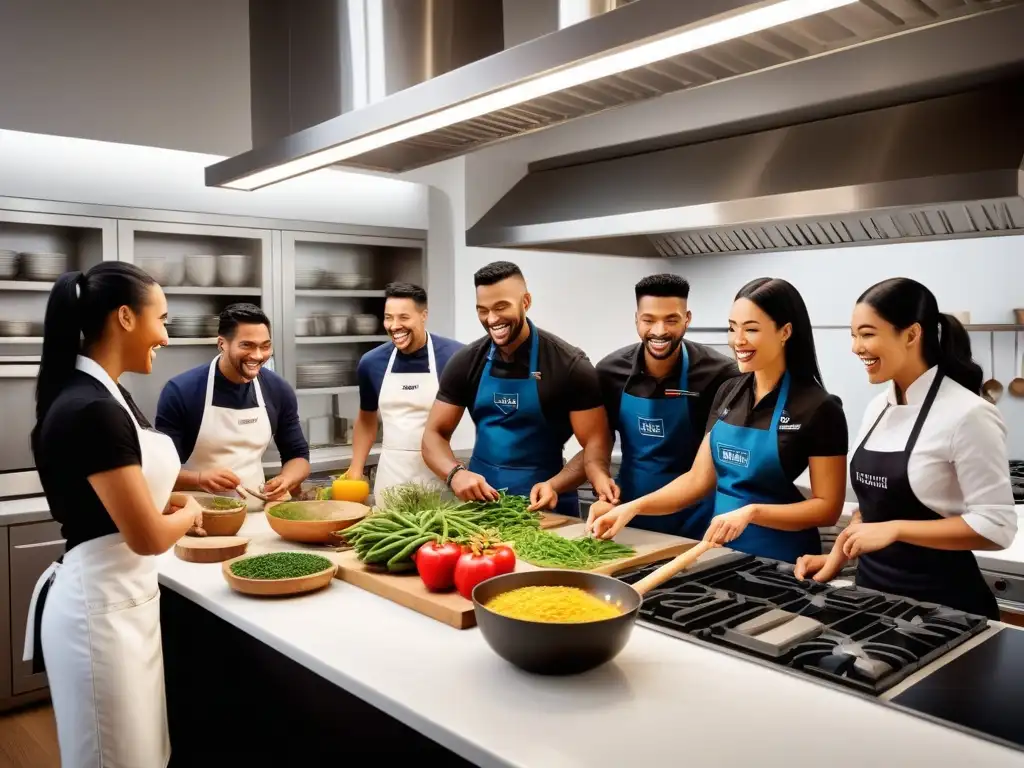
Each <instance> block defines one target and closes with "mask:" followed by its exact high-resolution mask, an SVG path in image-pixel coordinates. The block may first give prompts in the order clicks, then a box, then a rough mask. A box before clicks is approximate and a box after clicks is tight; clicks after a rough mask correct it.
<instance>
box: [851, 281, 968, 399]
mask: <svg viewBox="0 0 1024 768" xmlns="http://www.w3.org/2000/svg"><path fill="white" fill-rule="evenodd" d="M857 303H858V304H867V305H868V306H870V307H871V308H872V309H873V310H875V312H877V313H878V316H879V317H881V318H882V319H883V320H885V321H886V322H887V323H890V324H891V325H892V326H893V327H894V328H896V330H898V331H904V330H906V329H907V328H909V327H910V326H912V325H914V324H915V323H917V324H918V325H920V326H921V354H922V355H923V356H924V362H925V365H927V366H928V367H929V368H932V367H934V366H936V365H937V366H938V367H939V369H940V370H941V371H942V373H943V374H944V375H946V376H948V377H949V378H951V379H952V380H953V381H955V382H956V383H957V384H959V385H960V386H962V387H964V388H965V389H969V390H970V391H971V392H974V393H975V394H981V381H982V379H983V378H984V373H983V372H982V370H981V366H980V365H978V364H977V363H976V362H974V360H973V359H971V337H970V336H968V335H967V331H966V330H965V329H964V327H963V326H962V325H961V324H960V321H959V320H957V319H956V318H955V317H953V316H952V315H946V314H943V313H942V312H939V303H938V301H936V299H935V294H934V293H932V292H931V291H930V290H928V289H927V288H926V287H925V286H923V285H921V283H919V282H917V281H916V280H911V279H910V278H909V277H893V278H890V279H889V280H883V281H882V282H880V283H876V284H875V285H873V286H871V287H870V288H868V289H867V290H866V291H864V293H862V294H861V295H860V298H859V299H857Z"/></svg>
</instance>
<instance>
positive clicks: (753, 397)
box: [588, 278, 846, 563]
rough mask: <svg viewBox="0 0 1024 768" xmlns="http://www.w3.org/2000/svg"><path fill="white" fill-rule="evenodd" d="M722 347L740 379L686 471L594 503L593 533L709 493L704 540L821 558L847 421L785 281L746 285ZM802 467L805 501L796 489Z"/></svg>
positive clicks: (802, 310)
mask: <svg viewBox="0 0 1024 768" xmlns="http://www.w3.org/2000/svg"><path fill="white" fill-rule="evenodd" d="M729 345H730V346H731V347H732V348H733V350H734V351H735V353H736V361H737V363H738V365H739V368H740V371H741V373H742V374H744V375H741V376H739V377H738V378H736V379H732V380H730V381H728V382H726V383H725V384H724V385H723V386H722V387H721V388H720V389H719V392H718V396H717V397H716V398H715V404H714V406H713V407H712V413H711V419H710V421H711V422H712V426H711V429H710V431H709V432H708V434H707V435H706V436H705V438H704V442H703V443H702V444H701V448H700V451H699V452H698V455H697V458H696V459H695V460H694V464H693V467H692V468H691V470H690V471H689V472H687V473H686V474H685V475H683V476H682V477H679V478H677V479H676V480H674V481H673V482H672V483H670V484H669V485H667V486H665V487H664V488H662V489H661V490H659V491H656V492H654V493H652V494H649V495H648V496H645V497H642V498H640V499H637V500H636V501H633V502H629V503H626V504H622V505H619V506H618V507H614V508H610V509H609V508H608V507H607V505H601V506H599V505H595V507H597V511H596V514H594V513H592V515H591V518H590V520H589V522H588V524H589V525H590V526H591V528H592V529H593V530H594V531H595V533H597V534H598V535H600V536H602V537H604V538H610V537H612V536H614V535H615V534H616V533H618V531H619V530H621V528H622V526H624V525H625V524H626V523H628V522H629V521H630V520H631V519H632V518H633V517H634V516H636V515H638V514H641V515H664V514H669V513H671V512H673V511H675V510H677V509H679V508H680V507H685V506H688V505H690V504H692V503H694V502H695V501H697V500H698V499H701V498H703V497H704V496H705V495H707V494H709V493H711V492H712V491H714V504H715V509H714V517H713V518H712V520H711V524H710V526H709V527H708V531H707V533H706V535H705V537H704V538H705V539H706V540H708V541H711V542H713V543H716V544H722V545H725V546H728V547H731V548H733V549H737V550H739V551H742V552H747V553H748V554H752V555H757V556H760V557H767V558H772V559H776V560H784V561H786V562H791V563H792V562H796V560H797V558H798V557H800V556H801V555H802V554H805V553H806V552H808V551H814V550H815V548H817V550H818V551H820V549H821V543H820V538H819V536H818V530H817V529H818V527H819V526H829V525H834V524H835V522H836V520H838V518H839V514H840V512H841V511H842V506H843V498H844V495H845V488H846V461H845V452H846V421H845V417H843V416H842V408H841V405H839V403H838V400H837V399H836V398H833V397H831V396H830V395H828V394H827V393H826V392H825V390H824V389H823V388H822V386H821V374H820V372H819V370H818V363H817V357H816V354H815V349H814V339H813V336H812V331H811V324H810V319H809V317H808V315H807V309H806V307H805V305H804V302H803V299H802V298H801V296H800V294H799V293H798V292H797V291H796V289H795V288H794V287H793V286H792V285H790V284H789V283H787V282H785V281H784V280H777V279H770V278H760V279H758V280H754V281H752V282H750V283H748V284H747V285H745V286H744V287H743V288H742V289H741V290H740V292H739V293H738V294H737V295H736V300H735V302H734V303H733V307H732V310H731V312H730V318H729ZM769 406H770V411H769V410H768V408H769ZM808 467H809V469H810V481H811V495H810V498H807V499H805V498H804V496H803V494H802V493H801V492H800V491H799V490H798V489H797V487H796V486H795V485H794V481H795V480H796V479H797V477H798V476H799V475H800V474H802V472H803V471H804V470H805V469H807V468H808ZM605 518H607V519H605Z"/></svg>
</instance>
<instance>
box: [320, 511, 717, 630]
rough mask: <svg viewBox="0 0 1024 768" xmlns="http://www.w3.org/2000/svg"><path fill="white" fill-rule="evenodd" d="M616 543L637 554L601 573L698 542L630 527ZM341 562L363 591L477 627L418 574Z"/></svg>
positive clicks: (567, 528) (458, 603)
mask: <svg viewBox="0 0 1024 768" xmlns="http://www.w3.org/2000/svg"><path fill="white" fill-rule="evenodd" d="M583 532H584V525H583V524H582V523H578V524H575V525H563V526H562V527H560V528H558V529H557V530H554V531H553V533H557V534H558V535H560V536H565V537H567V538H576V537H577V536H581V535H583ZM616 541H619V542H621V543H623V544H626V545H628V546H631V547H633V548H634V549H636V554H635V555H633V556H632V557H628V558H623V559H622V560H616V561H613V562H611V563H606V564H605V565H603V566H601V567H600V568H597V569H595V571H596V572H598V573H608V574H611V573H617V572H620V571H625V570H629V569H630V568H635V567H638V566H641V565H646V564H648V563H653V562H656V561H658V560H664V559H667V558H670V557H675V556H676V555H679V554H682V553H683V552H685V551H686V550H688V549H690V548H691V547H692V546H694V545H695V544H696V543H697V542H695V541H692V540H690V539H681V538H679V537H678V536H668V535H666V534H663V533H653V532H651V531H641V530H637V529H633V528H627V529H625V530H624V531H622V533H620V534H619V535H618V536H617V537H616ZM334 559H335V561H336V562H337V563H338V570H337V573H336V574H335V576H336V578H339V579H341V580H343V581H347V582H348V583H350V584H353V585H355V586H357V587H359V588H361V589H365V590H366V591H368V592H372V593H373V594H375V595H379V596H380V597H383V598H386V599H388V600H391V601H392V602H395V603H398V604H399V605H403V606H405V607H406V608H411V609H412V610H414V611H416V612H417V613H422V614H423V615H424V616H429V617H430V618H432V619H436V620H437V621H441V622H444V623H445V624H448V625H449V626H452V627H455V628H456V629H468V628H469V627H473V626H475V625H476V616H475V615H474V613H473V603H472V602H470V601H469V600H466V599H464V598H463V597H461V596H460V595H459V594H458V593H456V592H445V593H434V592H429V591H428V590H427V588H426V587H424V586H423V582H422V581H420V578H419V576H417V575H416V573H415V572H414V573H410V574H397V575H396V574H390V573H377V572H374V571H369V570H367V569H366V568H365V567H364V566H363V564H362V563H360V562H359V559H358V558H357V557H356V554H355V552H353V551H351V550H350V551H348V552H340V553H337V554H335V555H334ZM516 570H517V571H523V570H542V569H540V568H538V567H537V566H534V565H530V564H529V563H524V562H522V561H520V562H518V563H516Z"/></svg>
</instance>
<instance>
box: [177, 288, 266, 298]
mask: <svg viewBox="0 0 1024 768" xmlns="http://www.w3.org/2000/svg"><path fill="white" fill-rule="evenodd" d="M161 287H162V288H163V289H164V293H165V294H166V295H168V296H260V295H262V294H263V289H262V288H251V287H246V286H241V287H238V286H198V285H165V286H161Z"/></svg>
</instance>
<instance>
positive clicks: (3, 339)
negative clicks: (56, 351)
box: [0, 336, 43, 346]
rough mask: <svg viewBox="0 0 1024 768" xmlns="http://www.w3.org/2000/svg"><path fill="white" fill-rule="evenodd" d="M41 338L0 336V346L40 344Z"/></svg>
mask: <svg viewBox="0 0 1024 768" xmlns="http://www.w3.org/2000/svg"><path fill="white" fill-rule="evenodd" d="M42 343H43V337H42V336H0V346H3V345H4V344H42Z"/></svg>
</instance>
